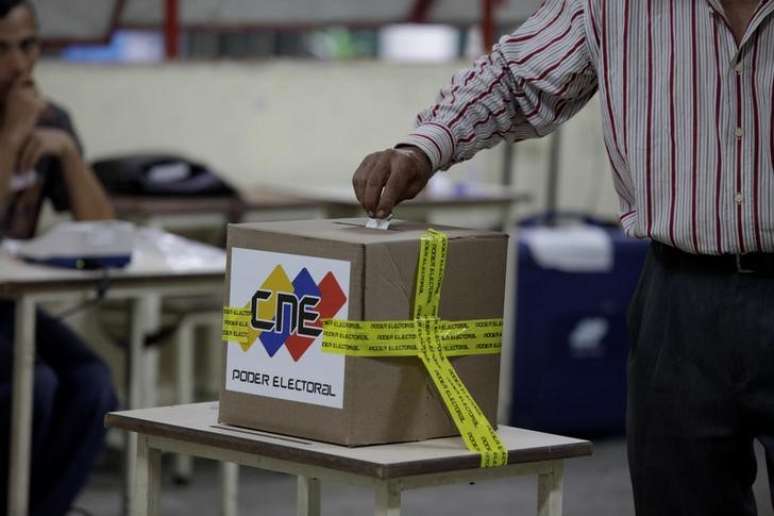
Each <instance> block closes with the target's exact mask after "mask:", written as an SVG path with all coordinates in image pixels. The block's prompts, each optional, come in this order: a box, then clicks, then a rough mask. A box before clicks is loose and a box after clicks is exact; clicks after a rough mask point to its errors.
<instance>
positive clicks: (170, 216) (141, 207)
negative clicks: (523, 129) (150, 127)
mask: <svg viewBox="0 0 774 516" xmlns="http://www.w3.org/2000/svg"><path fill="white" fill-rule="evenodd" d="M111 201H112V203H113V208H114V209H115V211H116V217H118V218H120V219H124V220H131V221H134V222H140V223H143V224H147V225H150V226H157V227H160V226H163V227H170V226H175V225H178V224H175V222H174V221H175V220H176V218H184V219H183V220H182V221H181V223H180V224H179V225H185V226H186V227H188V226H190V225H192V222H194V221H197V220H198V221H202V223H203V224H204V225H205V226H207V227H213V226H214V227H222V226H224V225H225V224H226V223H229V222H241V221H242V220H243V219H244V218H245V217H246V216H247V215H252V216H260V217H266V216H270V215H271V214H273V213H277V212H288V211H295V210H298V211H304V212H306V211H310V210H315V211H319V209H320V205H319V203H318V202H316V201H315V200H310V199H308V198H304V197H298V196H295V195H291V194H287V193H284V192H281V191H277V190H276V189H273V188H269V187H265V188H263V187H262V188H258V189H255V190H254V191H253V192H252V194H251V195H250V197H249V199H240V198H238V197H193V196H131V195H130V196H126V195H119V196H115V197H112V198H111ZM170 221H172V223H171V224H170Z"/></svg>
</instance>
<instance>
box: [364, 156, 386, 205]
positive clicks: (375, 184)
mask: <svg viewBox="0 0 774 516" xmlns="http://www.w3.org/2000/svg"><path fill="white" fill-rule="evenodd" d="M389 175H390V158H389V156H388V155H387V153H382V154H380V155H379V157H378V158H377V159H375V160H374V162H373V165H372V166H371V168H370V170H368V176H367V179H366V187H365V195H364V196H363V208H365V209H366V211H367V212H368V214H369V215H370V216H373V214H374V212H375V211H376V208H377V206H378V205H379V198H380V197H381V194H382V188H384V184H385V183H386V182H387V179H388V177H389Z"/></svg>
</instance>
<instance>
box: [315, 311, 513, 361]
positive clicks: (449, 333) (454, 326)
mask: <svg viewBox="0 0 774 516" xmlns="http://www.w3.org/2000/svg"><path fill="white" fill-rule="evenodd" d="M416 326H417V321H416V320H408V321H384V322H370V321H341V320H338V319H331V320H328V321H324V322H323V329H324V333H323V341H322V349H323V351H325V352H327V353H334V354H338V355H350V356H358V357H398V356H406V357H408V356H416V355H417V354H418V353H419V350H418V348H417V328H416ZM502 328H503V321H502V319H479V320H473V321H438V327H437V330H436V334H437V336H438V338H439V339H440V341H441V347H442V349H443V353H444V355H446V356H449V357H453V356H465V355H497V354H499V353H500V348H501V343H502Z"/></svg>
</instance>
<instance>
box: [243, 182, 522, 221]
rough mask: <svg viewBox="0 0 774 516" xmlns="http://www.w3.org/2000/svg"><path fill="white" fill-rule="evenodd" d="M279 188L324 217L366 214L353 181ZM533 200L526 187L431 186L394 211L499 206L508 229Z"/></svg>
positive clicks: (412, 214) (414, 215)
mask: <svg viewBox="0 0 774 516" xmlns="http://www.w3.org/2000/svg"><path fill="white" fill-rule="evenodd" d="M275 188H276V187H275ZM277 191H278V192H283V193H284V194H285V195H288V196H291V197H297V198H301V199H305V200H306V201H307V202H309V203H313V204H316V205H317V206H319V208H320V209H321V210H322V213H323V218H327V219H340V218H353V217H362V216H364V215H365V212H364V211H363V208H362V207H361V206H360V203H359V202H358V201H357V198H356V197H355V192H354V190H353V189H352V186H351V185H341V186H338V185H334V186H329V187H315V186H309V185H305V186H304V187H303V188H285V189H282V190H280V189H278V190H277ZM242 195H243V198H244V199H245V200H246V202H247V203H251V202H252V199H253V198H254V197H255V199H256V200H260V198H261V197H260V196H261V195H262V192H261V190H256V191H255V193H251V192H243V194H242ZM530 200H531V195H530V194H528V193H526V192H524V191H519V190H515V189H513V188H510V187H505V186H501V185H495V184H484V183H476V184H461V185H458V186H456V187H453V186H452V187H449V188H436V189H434V188H431V187H428V188H426V189H425V190H423V191H422V192H421V193H420V194H419V195H417V196H416V197H415V198H414V199H410V200H408V201H404V202H402V203H400V204H399V205H398V206H396V207H395V212H394V215H395V217H397V218H401V219H408V220H429V217H430V216H431V214H433V213H436V212H438V211H442V210H450V211H453V212H455V213H470V214H476V213H480V212H481V211H483V210H495V211H496V212H497V214H498V219H499V223H500V225H501V228H503V229H504V228H506V227H507V225H508V223H509V222H510V215H511V209H512V208H513V207H514V206H517V205H518V204H522V203H525V202H528V201H530Z"/></svg>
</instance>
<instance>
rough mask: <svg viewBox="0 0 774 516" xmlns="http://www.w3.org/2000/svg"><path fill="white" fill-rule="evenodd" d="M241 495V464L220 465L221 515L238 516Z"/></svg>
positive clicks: (224, 463) (223, 463) (228, 463)
mask: <svg viewBox="0 0 774 516" xmlns="http://www.w3.org/2000/svg"><path fill="white" fill-rule="evenodd" d="M238 494H239V464H234V463H233V462H221V463H220V514H221V516H237V514H238V504H237V500H238Z"/></svg>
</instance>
